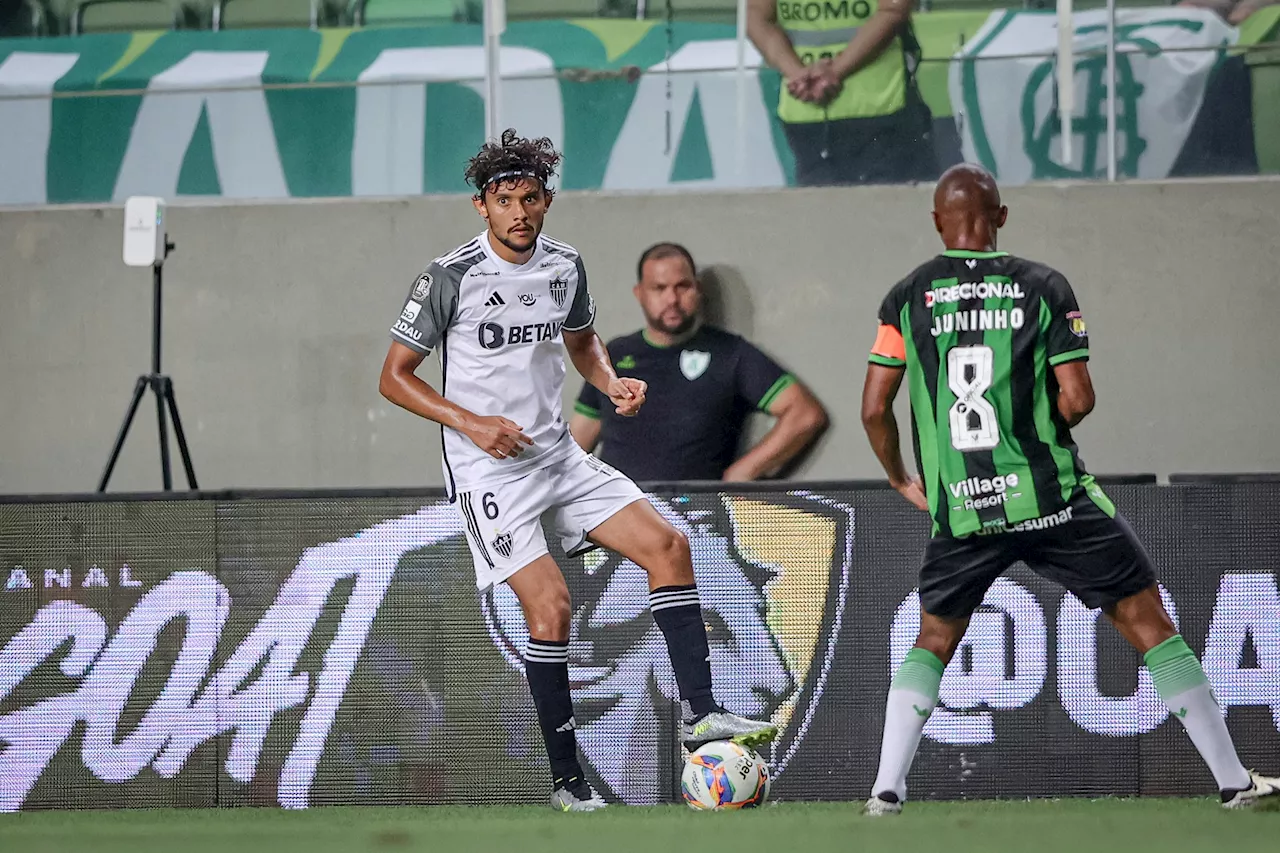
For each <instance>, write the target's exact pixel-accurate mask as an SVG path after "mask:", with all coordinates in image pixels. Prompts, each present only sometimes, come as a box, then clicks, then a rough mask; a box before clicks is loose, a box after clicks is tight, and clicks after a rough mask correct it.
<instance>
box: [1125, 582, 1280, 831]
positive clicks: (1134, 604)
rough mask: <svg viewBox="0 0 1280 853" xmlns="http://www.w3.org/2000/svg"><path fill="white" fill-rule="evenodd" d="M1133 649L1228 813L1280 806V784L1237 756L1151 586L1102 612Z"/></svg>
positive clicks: (1207, 690)
mask: <svg viewBox="0 0 1280 853" xmlns="http://www.w3.org/2000/svg"><path fill="white" fill-rule="evenodd" d="M1104 612H1105V613H1106V615H1107V618H1108V619H1110V620H1111V623H1112V624H1113V625H1115V626H1116V630H1118V631H1119V632H1120V634H1121V636H1123V637H1124V638H1125V639H1126V640H1128V641H1129V643H1130V644H1131V645H1132V646H1133V647H1134V648H1135V649H1137V650H1138V651H1139V652H1141V653H1142V655H1143V658H1144V659H1145V661H1146V664H1147V670H1148V671H1149V672H1150V673H1151V680H1152V681H1153V682H1155V685H1156V690H1157V691H1158V692H1159V693H1160V698H1161V699H1163V700H1164V703H1165V705H1167V706H1168V708H1169V711H1170V713H1172V714H1173V715H1174V716H1175V717H1177V718H1178V720H1179V722H1181V723H1182V725H1183V727H1184V728H1186V730H1187V734H1188V735H1189V736H1190V737H1191V742H1192V743H1193V744H1195V747H1196V750H1197V751H1198V752H1199V753H1200V757H1201V758H1203V759H1204V762H1205V764H1207V765H1208V766H1209V770H1210V772H1212V773H1213V778H1214V779H1215V780H1216V781H1217V783H1218V789H1219V791H1221V792H1222V805H1223V806H1225V807H1226V808H1229V809H1238V808H1246V807H1249V806H1253V805H1254V804H1255V803H1257V801H1258V800H1259V799H1261V798H1263V797H1271V798H1272V799H1271V800H1270V802H1277V803H1280V796H1276V795H1280V779H1271V778H1268V777H1265V776H1260V775H1259V774H1257V773H1252V772H1250V771H1248V770H1246V769H1245V767H1244V765H1243V764H1241V763H1240V758H1239V757H1238V756H1237V755H1236V748H1235V744H1234V743H1232V741H1231V733H1230V732H1229V731H1228V730H1227V723H1226V720H1225V719H1224V718H1223V715H1222V709H1221V708H1220V707H1219V705H1218V703H1217V700H1216V699H1214V696H1213V690H1212V689H1211V688H1210V686H1209V680H1208V679H1207V678H1205V674H1204V669H1203V668H1202V667H1201V666H1200V661H1199V660H1197V659H1196V656H1195V653H1194V652H1192V651H1191V649H1190V648H1189V647H1188V646H1187V644H1186V641H1184V640H1183V639H1182V637H1181V635H1179V634H1178V629H1177V628H1176V627H1174V624H1173V620H1172V619H1171V618H1169V614H1168V613H1167V612H1166V611H1165V609H1164V604H1163V603H1162V602H1161V601H1160V591H1159V589H1158V588H1157V587H1156V586H1155V585H1152V586H1150V587H1147V588H1146V589H1144V590H1142V591H1141V592H1139V593H1137V594H1136V595H1131V596H1129V597H1128V598H1123V599H1121V600H1120V601H1118V602H1116V603H1115V604H1114V605H1112V606H1111V607H1108V608H1106V609H1105V611H1104Z"/></svg>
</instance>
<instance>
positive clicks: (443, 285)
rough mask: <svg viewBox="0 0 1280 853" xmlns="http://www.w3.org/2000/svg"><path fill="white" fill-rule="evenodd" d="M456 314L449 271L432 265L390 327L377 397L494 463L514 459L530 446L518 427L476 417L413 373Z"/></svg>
mask: <svg viewBox="0 0 1280 853" xmlns="http://www.w3.org/2000/svg"><path fill="white" fill-rule="evenodd" d="M457 309H458V279H457V276H456V274H455V273H453V272H452V271H451V270H448V269H444V268H442V267H440V266H439V265H438V264H432V265H431V266H430V267H428V268H427V271H426V272H424V273H423V274H422V275H420V276H418V277H417V279H415V281H414V283H413V288H412V289H411V290H410V292H409V298H408V300H407V301H406V302H405V306H404V308H403V310H401V312H400V317H399V319H397V320H396V322H395V324H394V325H393V326H392V327H391V347H390V348H389V349H388V350H387V357H386V358H385V359H384V360H383V362H382V374H381V375H380V376H379V377H378V391H379V392H380V393H381V394H382V396H383V397H386V398H387V399H388V400H390V401H391V402H392V403H395V404H396V405H397V406H399V407H400V408H402V409H405V410H407V411H410V412H413V413H414V414H415V415H418V416H419V417H423V418H426V419H427V420H431V421H435V422H436V423H438V424H442V425H443V426H446V427H449V428H451V429H454V430H457V431H458V432H460V433H462V434H463V435H465V436H466V437H467V438H469V439H471V441H472V442H474V443H475V445H476V446H477V447H479V448H480V449H481V450H483V451H485V452H486V453H488V454H489V455H490V456H493V457H494V458H497V459H502V458H505V457H508V456H518V455H519V454H520V451H521V450H522V449H523V448H524V446H525V445H528V444H532V443H533V440H532V439H530V438H529V437H528V436H526V435H525V434H524V433H523V432H522V431H521V429H522V427H521V426H520V425H519V424H516V423H513V422H512V421H509V420H507V419H506V418H503V417H497V416H492V415H489V416H482V415H477V414H476V413H475V412H472V411H469V410H467V409H464V408H463V407H462V406H459V405H458V404H457V403H453V402H451V401H449V400H446V399H445V398H444V395H442V394H441V393H440V392H438V391H436V389H434V388H432V387H431V386H430V385H429V384H427V383H426V382H424V381H423V380H422V379H420V378H419V377H418V375H417V373H416V371H417V369H418V366H419V365H420V364H422V361H423V359H425V358H426V357H427V356H428V355H429V354H430V353H431V350H432V349H433V348H434V347H436V346H438V345H439V344H440V341H441V339H442V338H443V337H444V333H445V330H446V329H448V328H449V325H450V324H451V323H452V322H453V317H454V313H455V312H456V311H457Z"/></svg>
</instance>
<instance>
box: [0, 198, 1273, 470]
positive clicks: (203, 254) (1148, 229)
mask: <svg viewBox="0 0 1280 853" xmlns="http://www.w3.org/2000/svg"><path fill="white" fill-rule="evenodd" d="M1006 200H1007V201H1008V203H1009V204H1010V205H1011V208H1012V212H1011V216H1010V222H1009V225H1008V228H1007V230H1006V232H1005V233H1004V234H1003V238H1002V242H1001V245H1002V247H1004V248H1007V249H1009V250H1011V251H1014V252H1016V253H1018V254H1022V255H1024V256H1028V257H1031V258H1035V259H1039V260H1042V261H1044V262H1046V263H1049V264H1052V265H1054V266H1056V267H1058V268H1060V269H1061V270H1063V271H1064V272H1065V273H1066V275H1067V276H1068V277H1069V279H1070V280H1071V281H1072V283H1073V284H1074V286H1075V289H1076V292H1077V294H1078V296H1079V298H1080V301H1081V303H1082V306H1083V310H1084V315H1085V318H1086V319H1087V322H1088V327H1089V331H1090V333H1091V349H1092V357H1093V365H1092V367H1093V372H1094V377H1095V383H1096V386H1097V391H1098V409H1097V411H1096V413H1095V414H1094V415H1093V416H1092V417H1091V418H1090V419H1089V420H1088V421H1087V422H1086V423H1085V424H1084V425H1083V426H1082V427H1081V428H1080V429H1079V430H1078V438H1079V440H1080V442H1081V444H1082V448H1083V451H1084V458H1085V461H1086V463H1087V464H1088V465H1089V466H1090V467H1091V468H1093V469H1094V470H1095V471H1098V472H1137V471H1144V472H1155V473H1157V474H1159V475H1162V476H1163V475H1167V474H1169V473H1171V472H1175V471H1186V470H1193V471H1202V472H1230V471H1243V470H1254V471H1256V470H1277V469H1280V445H1278V444H1277V443H1276V442H1275V441H1274V440H1272V438H1271V437H1270V435H1269V432H1270V431H1269V429H1267V428H1266V425H1269V424H1273V423H1275V422H1277V420H1278V419H1280V372H1278V371H1276V370H1275V369H1274V364H1275V363H1276V360H1277V358H1276V357H1277V355H1278V354H1280V347H1278V346H1277V343H1276V336H1275V333H1274V328H1273V327H1274V323H1273V321H1272V316H1271V306H1272V305H1273V304H1274V302H1275V299H1276V277H1275V270H1276V269H1278V268H1280V241H1277V240H1276V239H1275V235H1276V234H1277V233H1280V181H1276V180H1267V179H1252V180H1244V181H1229V180H1224V181H1204V182H1201V181H1188V182H1171V183H1131V184H1123V185H1119V186H1107V185H1101V184H1095V185H1055V184H1041V185H1035V186H1027V187H1018V188H1013V189H1010V190H1008V191H1007V193H1006ZM929 203H930V198H929V190H928V189H927V188H925V187H915V188H912V187H876V188H862V189H857V190H840V189H823V190H799V189H797V190H786V191H775V192H764V193H761V192H738V193H735V192H724V193H715V194H705V193H687V194H678V195H669V194H662V195H642V194H641V195H607V194H574V193H565V194H564V195H562V196H561V197H559V198H558V199H557V200H556V202H555V205H554V206H553V208H552V210H551V213H550V219H549V227H548V233H550V234H552V235H553V236H556V237H558V238H559V239H561V240H565V241H568V242H570V243H573V244H575V245H576V246H578V247H579V248H580V249H581V250H582V251H583V253H584V255H585V258H586V263H587V269H588V273H589V276H590V279H591V284H592V291H593V293H594V294H595V297H596V300H597V302H598V305H599V315H598V329H599V330H600V331H601V333H602V334H604V335H605V336H611V335H616V334H620V333H624V332H628V331H631V330H634V329H635V328H637V327H638V325H639V322H640V314H639V310H638V308H637V306H636V304H635V302H634V300H633V298H632V296H631V293H630V284H631V283H632V281H633V279H634V271H633V270H634V263H635V259H636V256H637V255H638V253H639V252H640V250H641V249H642V248H643V247H644V246H646V245H648V244H649V243H651V242H654V241H657V240H668V239H670V240H679V241H682V242H684V243H686V244H687V245H688V246H689V247H690V248H691V249H692V251H693V252H694V254H695V255H696V257H697V258H698V259H699V261H700V263H701V264H702V265H703V266H704V267H705V268H707V270H708V271H709V272H710V273H711V278H712V279H713V282H714V284H715V287H714V293H715V296H716V299H715V302H716V303H717V305H718V308H717V310H716V312H715V313H716V314H717V315H718V316H720V317H722V318H723V320H724V322H726V323H727V325H728V326H729V327H730V328H731V329H733V330H735V331H738V332H741V333H743V334H745V335H747V336H748V337H749V338H751V339H752V340H754V341H756V342H757V343H759V344H760V345H761V346H763V347H764V348H765V349H766V350H767V351H769V352H771V353H772V354H774V355H775V357H777V358H778V359H779V360H780V361H781V362H782V363H783V364H784V365H786V366H787V367H789V368H791V369H792V370H794V371H795V372H796V373H797V374H798V375H799V376H800V377H802V378H803V379H804V380H805V381H807V382H808V383H810V384H811V385H812V386H813V388H814V389H815V390H816V392H817V393H818V395H819V396H820V398H821V399H822V401H823V402H824V403H825V404H826V405H827V407H828V409H829V410H830V412H831V414H832V420H833V427H832V429H831V430H829V431H828V434H827V435H826V436H825V438H824V440H823V441H822V442H821V444H820V445H819V447H818V448H817V451H816V452H815V453H814V454H813V455H811V456H810V457H809V458H808V459H807V460H806V461H805V462H804V464H803V465H802V466H800V468H799V470H798V471H797V472H796V474H797V475H798V476H802V477H806V478H809V479H815V478H816V479H832V478H867V477H879V476H881V473H880V469H879V466H878V465H877V464H876V461H875V459H874V457H873V456H872V454H871V452H870V450H869V448H868V447H867V445H866V442H865V440H864V438H863V436H862V432H861V427H860V424H859V420H858V405H859V400H858V397H859V391H860V385H861V377H862V372H863V364H864V363H865V359H864V354H865V352H866V350H867V347H868V345H869V344H870V342H871V340H872V338H873V336H874V330H875V323H876V311H877V308H878V306H879V303H880V300H881V298H882V297H883V295H884V294H885V292H886V291H887V290H888V288H889V287H890V286H891V285H892V284H893V283H894V282H896V281H897V280H899V279H900V278H901V277H902V276H903V275H904V274H905V273H907V272H908V271H909V270H910V269H911V268H912V267H913V266H914V265H916V264H917V263H918V262H919V261H921V260H922V259H924V258H925V257H927V256H929V255H931V254H932V253H934V252H935V251H937V250H938V248H939V245H938V242H937V238H936V235H935V234H934V233H933V230H932V225H931V222H930V219H929V215H928V211H929ZM121 222H122V214H121V209H120V208H118V207H95V208H54V209H40V210H30V211H16V210H15V211H9V212H4V213H0V257H2V258H3V269H2V270H0V359H2V360H3V363H4V365H5V367H6V369H5V371H4V372H3V376H0V399H3V401H4V405H2V406H0V436H3V451H4V452H3V453H0V492H10V493H13V492H51V491H83V490H88V489H92V488H93V487H94V486H95V484H96V482H97V479H98V477H99V475H100V473H101V470H102V466H103V465H104V463H105V462H106V459H107V457H108V454H109V451H110V447H111V443H112V441H113V439H114V436H115V433H116V430H117V428H118V427H119V425H120V422H121V419H122V418H123V416H124V410H125V407H126V404H127V402H128V398H129V394H130V391H131V389H132V387H133V384H134V380H135V377H136V376H137V375H138V374H139V373H144V372H146V370H147V369H148V365H149V361H150V346H151V344H150V310H151V286H150V275H149V274H148V272H147V271H146V270H138V269H132V268H127V267H125V266H123V264H122V263H121V260H120V251H121V249H120V244H121ZM169 230H170V234H171V236H172V239H173V240H174V241H175V242H176V243H177V250H176V252H175V254H173V255H172V256H171V257H170V258H169V261H168V263H167V264H166V265H165V268H164V278H165V312H164V317H165V327H164V328H165V338H164V368H165V372H167V373H169V374H170V375H172V376H173V378H174V381H175V386H176V389H177V399H178V403H179V408H180V410H181V413H182V416H183V420H184V422H185V425H186V427H187V431H188V435H189V437H190V444H191V450H192V454H193V456H194V461H195V467H196V472H197V474H198V475H199V477H200V485H201V486H202V487H205V488H229V487H236V488H248V487H266V486H272V487H302V488H308V487H365V486H433V485H439V484H440V483H441V476H440V470H439V463H438V453H439V432H438V431H437V430H436V429H434V428H430V427H428V426H426V425H424V424H422V423H421V422H418V421H417V420H415V419H414V418H413V417H411V416H410V415H408V414H406V413H404V412H401V411H400V410H398V409H395V408H394V407H393V406H391V405H390V404H388V403H386V402H385V401H384V400H383V399H382V398H381V397H380V396H379V395H378V393H377V388H376V385H377V376H378V370H379V367H380V365H381V361H382V357H383V355H384V353H385V351H386V347H387V344H388V339H387V335H386V330H387V328H388V327H389V326H390V324H391V323H392V322H393V321H394V320H395V318H396V317H397V315H398V314H399V311H400V308H401V304H402V301H403V300H404V298H405V296H406V294H407V292H408V289H409V287H410V285H411V283H412V281H413V279H414V276H415V274H416V273H417V272H418V271H419V270H420V269H421V268H422V267H423V266H424V265H425V263H426V262H427V261H428V260H430V259H431V258H432V257H433V256H435V255H437V254H439V253H441V252H444V251H446V250H448V249H450V248H452V247H453V246H455V245H457V244H459V243H461V242H463V241H465V240H467V239H469V238H470V237H471V236H474V234H476V233H478V232H479V231H480V230H481V221H480V219H479V218H477V217H476V216H475V214H474V211H473V210H472V209H471V207H470V203H469V201H468V200H467V199H466V198H465V197H460V196H449V197H440V196H437V197H420V198H413V199H400V200H381V201H354V200H343V201H332V202H311V203H284V204H276V203H271V204H265V203H264V204H244V205H234V206H232V205H220V204H207V205H206V204H200V203H196V202H190V201H188V202H186V203H184V205H183V206H179V207H174V208H172V209H171V211H170V215H169ZM425 375H426V376H427V377H428V378H429V379H438V371H437V369H436V368H435V366H434V364H432V366H431V367H429V368H428V369H427V370H426V373H425ZM577 387H578V386H577V385H576V383H571V384H570V387H569V388H568V389H567V394H568V395H570V396H571V395H573V394H575V393H576V391H577ZM903 397H904V398H905V395H903ZM151 406H152V403H151V402H150V399H148V400H147V401H146V403H145V405H144V408H143V409H142V411H141V412H140V414H139V417H138V419H137V420H136V421H135V423H134V427H133V431H132V433H131V435H130V437H129V441H128V443H127V444H126V446H125V450H124V454H123V456H122V459H121V463H120V467H119V468H118V469H117V472H116V474H115V476H114V478H113V480H112V484H111V485H112V488H113V489H117V490H119V489H129V490H134V489H147V488H156V487H158V485H159V474H158V460H157V451H156V440H155V429H156V427H155V417H154V415H152V414H151ZM904 414H905V409H904ZM175 461H176V457H175ZM180 470H181V469H180V466H177V467H175V471H177V472H179V474H178V479H177V482H178V483H179V484H182V482H183V481H182V480H181V476H180Z"/></svg>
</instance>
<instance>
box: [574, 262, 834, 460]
mask: <svg viewBox="0 0 1280 853" xmlns="http://www.w3.org/2000/svg"><path fill="white" fill-rule="evenodd" d="M636 276H637V278H638V282H637V284H636V285H635V287H634V288H633V291H632V292H633V293H635V296H636V299H637V300H638V301H639V302H640V309H641V310H642V311H643V312H644V317H645V328H644V329H642V330H641V331H639V332H636V333H634V334H631V335H626V336H624V337H620V338H616V339H614V340H612V341H610V342H609V344H608V349H609V357H610V358H611V359H613V363H614V365H615V366H616V368H617V369H618V370H622V371H626V375H627V376H632V377H635V378H636V379H641V380H644V381H645V382H647V383H648V387H649V393H648V401H647V402H646V404H645V406H644V408H643V409H641V410H640V412H639V413H638V414H636V415H635V416H633V417H623V416H621V415H618V414H615V413H614V410H613V406H612V405H611V404H610V403H609V401H608V400H607V399H605V398H604V397H603V396H602V395H601V394H600V393H599V392H598V391H596V389H594V388H592V387H591V386H590V385H584V386H583V389H582V393H581V394H580V395H579V397H578V402H577V405H576V406H575V413H574V415H573V417H572V419H571V420H570V423H569V431H570V432H571V433H572V434H573V438H574V440H575V441H577V442H578V444H579V445H580V446H581V447H582V448H583V449H584V450H586V451H587V452H591V451H592V450H594V449H595V447H596V446H597V444H599V443H600V442H601V441H602V440H603V443H604V449H603V452H602V453H601V454H600V458H601V459H602V460H603V461H604V462H606V463H608V464H610V465H612V466H613V467H615V468H617V469H618V470H619V471H622V472H623V473H624V474H626V475H627V476H628V477H631V478H632V479H634V480H642V481H649V482H654V481H672V480H731V481H743V480H755V479H757V478H760V477H765V476H770V475H773V474H775V473H776V472H777V471H778V470H779V469H780V468H782V467H783V466H784V465H785V464H786V463H787V462H789V461H790V460H792V459H793V458H795V456H796V455H797V454H799V453H800V451H802V450H804V449H805V448H806V447H807V446H808V445H809V444H810V443H812V442H813V440H814V438H816V437H817V435H818V433H819V432H820V431H821V430H822V428H823V427H824V426H825V425H826V422H827V415H826V412H825V411H824V410H823V408H822V406H821V405H820V404H819V403H818V401H817V400H816V399H814V397H813V395H812V394H810V393H809V391H808V390H806V389H805V388H804V386H802V385H801V384H800V383H799V382H798V381H797V380H796V379H795V377H794V376H792V375H791V374H790V373H787V372H786V371H785V370H783V369H782V368H781V367H779V366H778V365H777V364H776V363H775V362H774V361H773V360H772V359H770V358H769V357H768V356H767V355H765V354H764V353H762V352H761V351H760V350H758V349H756V348H755V347H754V346H752V345H751V344H750V343H748V342H747V341H745V340H743V339H742V338H741V337H739V336H738V335H735V334H732V333H730V332H726V331H724V330H722V329H718V328H715V327H714V326H711V325H708V324H706V323H705V322H703V320H702V314H701V309H702V292H701V288H700V285H699V282H698V273H697V267H696V266H695V264H694V261H693V256H692V255H690V254H689V251H688V250H687V249H685V248H684V247H683V246H680V245H678V244H676V243H658V244H657V245H654V246H651V247H650V248H648V249H646V250H645V252H644V254H642V255H641V256H640V262H639V264H638V266H637V269H636ZM754 410H759V411H763V412H767V413H768V414H770V415H773V416H774V417H775V418H777V421H776V422H775V423H774V425H773V428H772V429H770V430H769V432H768V433H767V434H766V435H765V436H764V437H763V438H762V439H761V440H760V441H759V443H757V444H756V445H755V446H754V447H752V448H751V449H750V450H748V451H747V452H746V453H745V454H744V455H742V456H741V457H739V456H738V449H739V445H740V443H741V439H742V433H743V429H744V427H745V425H746V421H747V416H748V415H749V414H750V413H751V412H752V411H754Z"/></svg>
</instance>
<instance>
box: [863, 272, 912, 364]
mask: <svg viewBox="0 0 1280 853" xmlns="http://www.w3.org/2000/svg"><path fill="white" fill-rule="evenodd" d="M898 290H899V288H896V287H895V288H894V289H893V290H892V291H891V292H890V293H889V295H888V296H886V297H885V299H884V302H882V303H881V304H880V313H879V316H878V319H879V326H878V328H877V329H876V339H875V343H873V344H872V345H871V354H870V355H869V356H867V360H868V361H870V362H871V363H872V364H879V365H883V366H885V367H905V366H906V364H907V345H906V342H905V341H903V339H902V329H901V328H900V327H901V325H902V320H901V319H900V318H901V314H902V309H901V307H900V306H899V304H898Z"/></svg>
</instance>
